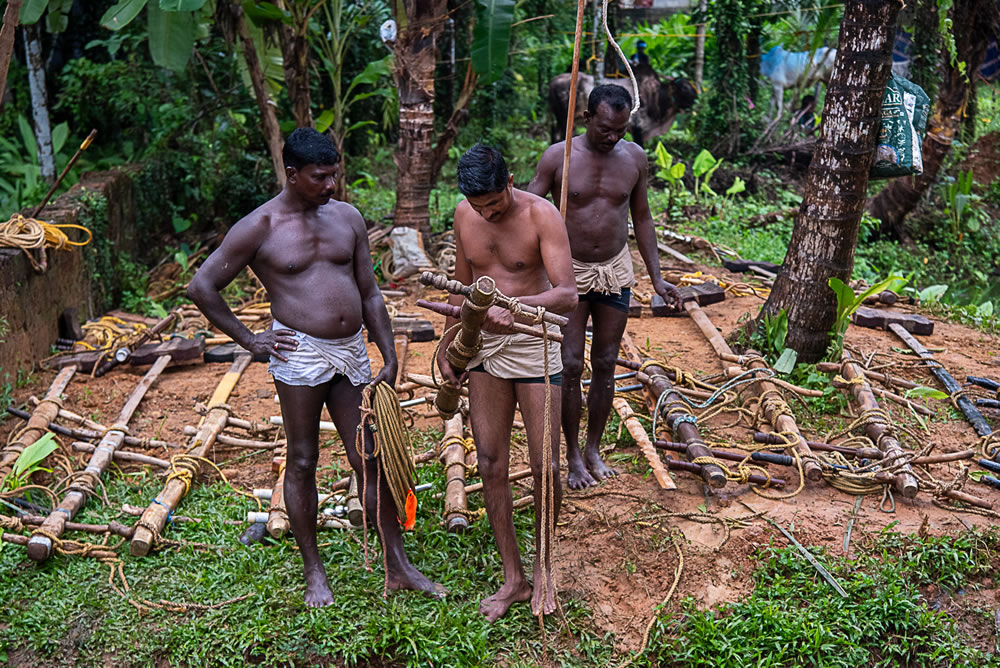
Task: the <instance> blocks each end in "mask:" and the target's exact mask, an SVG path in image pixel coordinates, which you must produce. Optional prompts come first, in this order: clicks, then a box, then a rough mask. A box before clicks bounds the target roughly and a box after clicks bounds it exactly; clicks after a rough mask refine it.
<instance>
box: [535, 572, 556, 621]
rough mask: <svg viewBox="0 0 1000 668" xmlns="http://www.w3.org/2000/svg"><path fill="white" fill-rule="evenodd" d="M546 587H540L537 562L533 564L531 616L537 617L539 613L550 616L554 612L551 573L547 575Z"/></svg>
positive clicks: (540, 578) (554, 598)
mask: <svg viewBox="0 0 1000 668" xmlns="http://www.w3.org/2000/svg"><path fill="white" fill-rule="evenodd" d="M548 576H549V577H548V580H549V583H548V587H543V586H542V572H541V567H540V566H539V564H538V562H537V561H536V562H535V572H534V576H533V577H534V579H535V584H534V592H533V593H532V595H531V614H533V615H535V616H536V617H537V616H538V614H539V613H543V614H546V615H551V614H552V613H553V612H555V611H556V583H555V580H554V579H553V576H552V573H551V571H550V572H549V573H548Z"/></svg>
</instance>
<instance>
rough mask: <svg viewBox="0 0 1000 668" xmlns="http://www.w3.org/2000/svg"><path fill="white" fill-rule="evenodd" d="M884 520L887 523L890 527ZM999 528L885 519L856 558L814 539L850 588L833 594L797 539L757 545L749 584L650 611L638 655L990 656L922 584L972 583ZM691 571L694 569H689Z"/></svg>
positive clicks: (697, 660) (917, 659)
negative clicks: (702, 605)
mask: <svg viewBox="0 0 1000 668" xmlns="http://www.w3.org/2000/svg"><path fill="white" fill-rule="evenodd" d="M890 529H891V528H890ZM996 546H997V533H996V532H995V531H990V532H988V533H980V532H969V533H966V534H962V535H960V536H958V537H944V538H919V537H917V536H904V535H901V534H898V533H894V532H892V531H891V530H889V529H887V530H886V531H884V532H883V533H882V534H881V535H880V536H879V537H878V539H876V540H875V541H874V542H873V543H872V545H870V546H868V548H867V549H866V550H864V551H863V552H862V554H861V556H859V557H858V558H856V559H846V558H835V557H830V556H829V555H825V554H824V551H823V550H822V549H819V548H811V551H812V552H813V554H814V555H816V557H817V558H818V559H819V560H820V561H821V562H823V564H824V566H825V567H826V568H827V569H828V570H830V571H831V573H832V574H833V575H834V577H835V578H837V580H838V581H839V583H840V584H841V586H843V588H844V589H845V590H846V591H847V593H848V597H847V598H842V597H840V596H839V595H838V594H837V593H836V592H835V591H834V590H833V589H832V588H831V587H830V586H829V585H828V584H827V583H826V582H825V581H824V580H823V579H822V578H821V577H820V576H819V574H818V573H817V572H816V571H815V570H814V569H813V567H812V566H811V565H810V564H809V563H808V562H807V561H806V560H805V559H804V558H803V557H802V556H801V555H800V554H798V552H797V551H796V550H795V549H794V548H785V547H780V548H778V547H774V546H770V547H767V548H765V549H762V550H760V552H759V553H758V554H757V560H758V562H759V563H760V568H759V569H758V570H757V571H756V572H755V573H754V581H755V584H756V588H755V590H754V593H753V594H752V595H751V596H749V597H747V598H746V599H744V600H743V601H739V602H736V603H730V604H726V605H723V606H721V607H719V608H717V609H712V610H708V611H699V610H698V609H697V608H696V607H695V601H693V600H692V599H687V600H685V601H684V602H683V604H682V612H681V614H680V616H679V617H675V618H664V617H661V618H659V619H658V620H657V622H656V624H655V625H654V628H653V633H652V636H651V641H650V646H649V649H648V650H647V651H646V653H645V654H644V655H643V657H642V661H641V662H639V663H640V665H671V666H693V665H706V666H707V665H713V666H747V667H750V666H753V667H754V668H765V667H769V666H843V667H844V668H854V667H855V666H949V667H951V666H997V665H1000V661H998V659H997V657H996V655H994V654H986V653H983V652H982V651H980V650H978V649H975V648H973V647H970V646H969V645H968V644H966V642H965V637H964V635H963V634H962V633H961V632H960V631H959V630H958V629H957V628H956V626H955V624H954V622H953V620H952V619H951V618H950V617H949V616H948V615H946V614H943V613H939V612H935V611H934V610H932V609H931V608H929V607H928V606H927V604H926V602H925V601H924V599H923V598H922V597H921V594H920V590H919V586H921V585H925V584H930V583H938V584H942V585H944V584H945V583H948V586H950V587H953V588H958V587H963V586H971V585H972V584H973V583H974V580H975V579H976V578H977V577H980V576H982V575H984V574H986V573H989V572H991V571H994V570H995V568H996V566H997V559H996V556H997V555H996ZM689 577H691V576H690V575H689Z"/></svg>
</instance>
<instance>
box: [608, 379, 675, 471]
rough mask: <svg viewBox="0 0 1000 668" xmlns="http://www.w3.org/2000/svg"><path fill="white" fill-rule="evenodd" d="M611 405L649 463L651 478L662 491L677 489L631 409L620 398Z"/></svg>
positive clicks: (615, 399) (616, 398)
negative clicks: (654, 479)
mask: <svg viewBox="0 0 1000 668" xmlns="http://www.w3.org/2000/svg"><path fill="white" fill-rule="evenodd" d="M611 404H612V405H613V406H614V407H615V410H616V411H617V412H618V417H620V418H621V420H622V423H623V424H624V425H625V428H626V429H628V433H629V434H631V435H632V438H633V439H634V440H635V442H636V444H637V445H638V446H639V450H640V451H641V452H642V454H643V456H644V457H645V458H646V461H647V462H648V463H649V467H650V468H651V469H652V470H653V477H654V478H656V482H657V483H659V485H660V487H661V488H662V489H677V485H675V484H674V481H673V479H672V478H671V477H670V474H669V473H668V472H667V469H666V468H664V466H663V462H662V461H661V460H660V454H659V453H658V452H657V451H656V448H655V447H653V443H652V442H651V441H650V440H649V435H648V434H647V433H646V429H645V428H644V427H643V426H642V424H641V423H640V422H639V419H638V418H637V417H636V416H635V412H634V411H633V410H632V407H631V406H629V405H628V402H627V401H625V399H623V398H622V397H615V398H614V399H613V400H612V401H611Z"/></svg>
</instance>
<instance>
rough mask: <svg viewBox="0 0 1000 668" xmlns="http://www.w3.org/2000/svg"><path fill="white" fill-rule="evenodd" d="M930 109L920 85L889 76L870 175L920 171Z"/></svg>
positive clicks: (925, 94) (873, 176) (919, 172)
mask: <svg viewBox="0 0 1000 668" xmlns="http://www.w3.org/2000/svg"><path fill="white" fill-rule="evenodd" d="M930 109H931V99H930V98H929V97H928V96H927V93H925V92H924V91H923V89H922V88H921V87H920V86H918V85H917V84H915V83H913V82H912V81H908V80H906V79H904V78H902V77H898V76H896V75H892V76H891V77H890V78H889V83H888V85H887V86H886V87H885V96H884V97H883V98H882V126H881V128H880V129H879V135H878V144H877V145H876V148H875V162H874V163H873V164H872V168H871V176H872V178H887V177H892V176H908V175H911V174H921V173H923V171H924V161H923V152H922V146H923V141H924V133H925V131H926V129H927V118H928V116H929V115H930Z"/></svg>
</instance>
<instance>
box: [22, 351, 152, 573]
mask: <svg viewBox="0 0 1000 668" xmlns="http://www.w3.org/2000/svg"><path fill="white" fill-rule="evenodd" d="M168 364H170V356H169V355H164V356H163V357H160V358H159V359H157V360H156V362H155V363H154V364H153V366H152V367H150V369H149V371H147V372H146V375H145V376H143V378H142V380H141V381H139V385H138V386H137V387H136V388H135V390H133V391H132V394H131V395H130V396H129V398H128V401H126V402H125V406H123V407H122V410H121V412H120V413H119V414H118V419H117V420H116V421H115V424H113V425H112V426H111V428H110V429H109V430H108V432H107V433H105V434H104V438H102V439H101V442H100V443H98V444H97V447H96V448H95V449H94V454H93V455H91V457H90V460H89V461H88V462H87V466H86V468H84V469H83V470H82V471H79V472H78V473H77V475H78V476H79V478H80V479H81V480H80V481H79V482H73V483H72V484H71V485H70V487H69V491H68V492H67V493H66V496H64V497H63V500H62V501H61V502H60V503H59V505H58V506H57V507H56V509H55V510H53V511H52V512H51V513H50V514H49V516H48V517H47V518H46V519H45V521H44V522H42V525H41V526H40V527H39V528H38V529H36V530H35V531H34V532H33V533H32V534H31V539H30V540H29V541H28V558H29V559H32V560H34V561H45V560H46V559H48V558H49V556H50V555H51V554H52V548H53V542H54V541H57V540H59V537H60V536H62V533H63V530H64V529H65V527H66V522H67V521H69V520H71V519H73V518H74V517H75V516H76V514H77V512H79V510H80V508H82V507H83V505H84V504H85V503H86V502H87V497H88V496H89V495H90V494H93V493H94V491H95V489H96V487H97V484H98V482H99V481H100V479H101V475H102V474H103V473H104V471H105V469H107V468H108V465H109V464H110V463H111V461H112V458H113V457H114V453H115V450H117V449H118V446H120V445H121V444H122V441H124V440H125V431H126V430H127V428H128V423H129V420H131V419H132V415H133V414H134V413H135V410H136V409H137V408H138V407H139V402H141V401H142V398H143V397H144V396H145V395H146V391H147V390H149V388H150V386H152V384H153V383H154V382H155V381H156V379H157V378H158V377H159V375H160V372H162V371H163V369H165V368H166V366H167V365H168Z"/></svg>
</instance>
